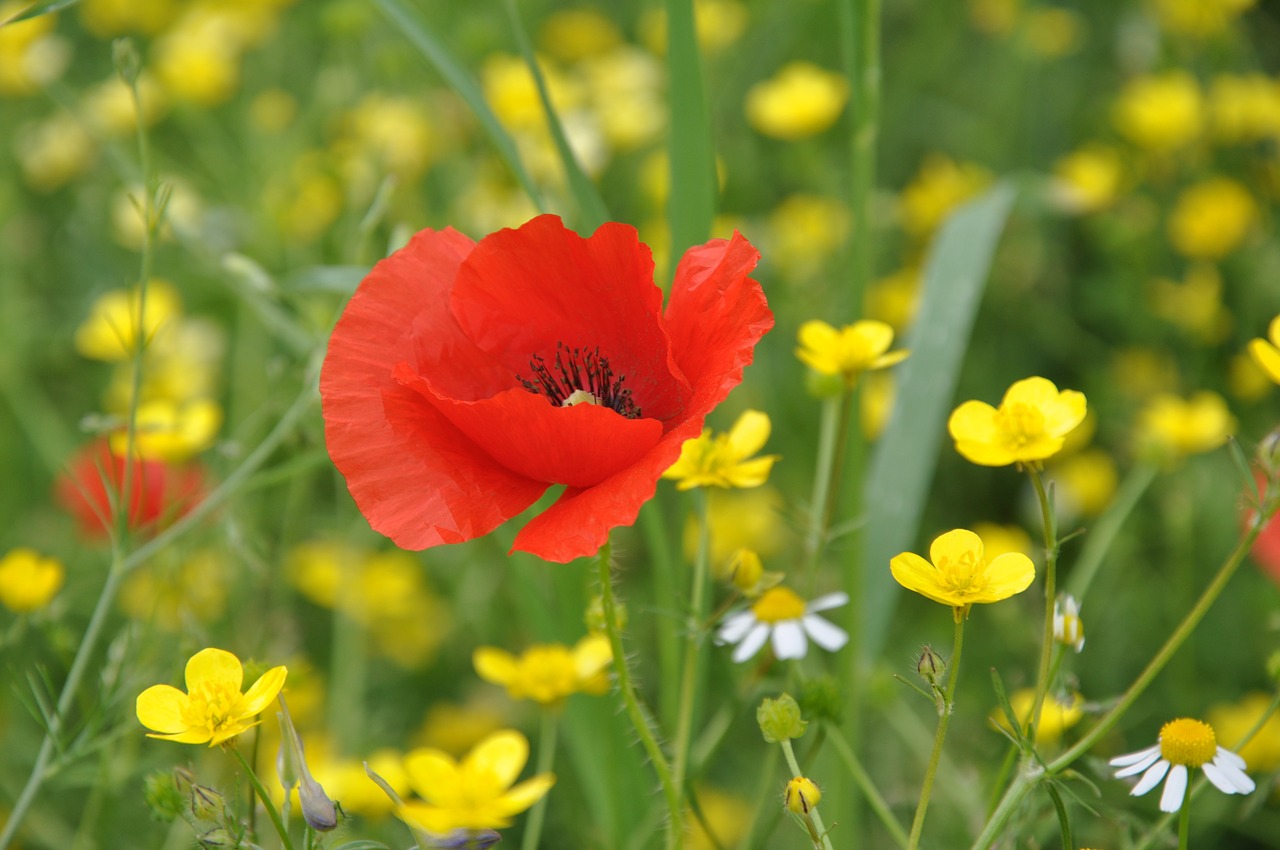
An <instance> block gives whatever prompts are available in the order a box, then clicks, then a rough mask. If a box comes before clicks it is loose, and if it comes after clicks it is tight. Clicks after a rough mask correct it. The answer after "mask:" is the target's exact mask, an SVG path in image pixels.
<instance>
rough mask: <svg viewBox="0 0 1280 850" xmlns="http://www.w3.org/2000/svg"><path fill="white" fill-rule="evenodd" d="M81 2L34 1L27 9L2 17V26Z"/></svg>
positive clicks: (0, 24) (68, 0)
mask: <svg viewBox="0 0 1280 850" xmlns="http://www.w3.org/2000/svg"><path fill="white" fill-rule="evenodd" d="M79 2H80V0H46V2H44V3H32V4H31V5H30V6H28V7H27V8H25V9H22V10H20V11H15V12H14V13H13V14H12V15H10V16H9V17H7V18H0V27H3V26H6V25H8V24H16V23H18V21H25V20H27V19H28V18H38V17H40V16H41V15H52V14H53V13H54V12H57V11H59V10H60V9H65V8H67V7H68V6H74V5H76V4H77V3H79Z"/></svg>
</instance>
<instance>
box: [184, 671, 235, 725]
mask: <svg viewBox="0 0 1280 850" xmlns="http://www.w3.org/2000/svg"><path fill="white" fill-rule="evenodd" d="M239 698H240V694H239V693H233V692H232V691H231V690H229V689H227V688H223V687H217V686H215V685H211V684H209V683H207V682H200V683H199V684H197V685H196V686H195V687H194V688H193V689H192V690H191V694H190V696H189V697H188V698H187V706H186V708H185V709H184V710H183V712H182V719H183V720H184V721H185V722H187V723H189V724H190V725H191V726H193V727H200V728H205V729H209V730H210V731H216V730H218V729H219V728H221V727H222V726H223V725H224V724H225V723H226V722H227V721H228V720H230V719H232V717H231V714H232V711H233V710H234V709H235V704H236V701H237V700H238V699H239Z"/></svg>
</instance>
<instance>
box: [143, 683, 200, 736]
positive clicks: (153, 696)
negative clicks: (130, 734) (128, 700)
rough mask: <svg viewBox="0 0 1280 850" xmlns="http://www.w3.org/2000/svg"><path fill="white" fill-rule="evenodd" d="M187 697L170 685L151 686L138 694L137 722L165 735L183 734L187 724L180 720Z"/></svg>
mask: <svg viewBox="0 0 1280 850" xmlns="http://www.w3.org/2000/svg"><path fill="white" fill-rule="evenodd" d="M186 707H187V695H186V694H184V693H183V692H182V691H180V690H178V689H177V688H175V687H173V686H172V685H152V686H151V687H149V688H147V689H146V690H145V691H143V692H142V693H140V694H138V702H137V711H138V722H140V723H141V724H142V725H143V726H146V727H147V728H148V729H153V730H155V731H156V732H163V733H166V734H175V733H185V732H186V730H187V729H188V726H189V724H188V723H187V722H186V721H185V720H183V719H182V710H183V709H184V708H186Z"/></svg>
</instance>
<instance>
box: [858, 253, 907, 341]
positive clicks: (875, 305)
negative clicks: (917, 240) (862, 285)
mask: <svg viewBox="0 0 1280 850" xmlns="http://www.w3.org/2000/svg"><path fill="white" fill-rule="evenodd" d="M920 281H921V274H920V268H919V267H918V266H903V267H902V268H900V269H898V270H897V271H895V272H893V273H891V274H887V275H885V276H884V277H882V278H880V279H879V280H877V281H875V282H874V283H872V284H871V286H870V287H869V288H868V289H867V296H866V303H865V308H866V309H865V313H866V317H867V318H868V319H875V320H877V321H881V322H884V323H885V324H887V325H889V326H890V327H892V328H893V329H894V330H895V331H901V330H903V329H904V328H905V327H906V326H907V325H909V324H910V323H911V321H912V319H914V318H915V316H916V310H917V309H918V308H919V307H920Z"/></svg>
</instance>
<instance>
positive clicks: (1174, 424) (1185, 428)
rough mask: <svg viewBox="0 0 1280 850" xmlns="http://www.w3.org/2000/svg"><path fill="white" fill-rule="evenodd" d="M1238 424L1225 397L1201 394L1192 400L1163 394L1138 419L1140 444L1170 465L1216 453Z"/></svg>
mask: <svg viewBox="0 0 1280 850" xmlns="http://www.w3.org/2000/svg"><path fill="white" fill-rule="evenodd" d="M1235 427H1236V420H1235V417H1234V416H1232V415H1231V411H1230V410H1229V409H1228V408H1227V403H1226V401H1225V400H1223V398H1222V396H1220V395H1218V394H1217V393H1214V392H1208V391H1204V392H1198V393H1196V394H1195V395H1193V396H1191V398H1189V399H1182V398H1179V397H1178V396H1175V395H1169V394H1162V395H1158V396H1156V397H1155V398H1153V399H1151V401H1150V402H1148V403H1147V406H1146V407H1145V408H1143V410H1142V412H1141V413H1140V414H1139V416H1138V427H1137V432H1138V443H1139V445H1140V446H1141V447H1142V448H1143V450H1144V451H1146V452H1147V453H1149V454H1152V455H1154V456H1155V457H1157V458H1160V459H1162V460H1166V461H1174V460H1178V459H1180V458H1183V457H1186V456H1187V455H1193V454H1199V453H1200V452H1207V451H1212V450H1213V449H1216V448H1217V447H1218V446H1221V445H1222V444H1223V443H1225V442H1226V441H1227V437H1229V436H1231V433H1232V431H1234V430H1235Z"/></svg>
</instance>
